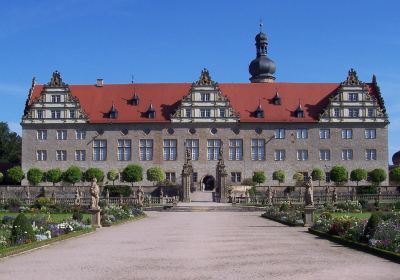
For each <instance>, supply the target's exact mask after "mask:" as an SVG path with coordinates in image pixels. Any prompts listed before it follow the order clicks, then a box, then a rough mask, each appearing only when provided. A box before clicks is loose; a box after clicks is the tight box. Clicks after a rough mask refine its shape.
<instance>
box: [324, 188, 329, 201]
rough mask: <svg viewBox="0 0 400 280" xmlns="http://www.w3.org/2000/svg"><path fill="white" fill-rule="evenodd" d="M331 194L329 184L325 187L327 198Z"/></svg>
mask: <svg viewBox="0 0 400 280" xmlns="http://www.w3.org/2000/svg"><path fill="white" fill-rule="evenodd" d="M328 196H329V186H326V187H325V199H328Z"/></svg>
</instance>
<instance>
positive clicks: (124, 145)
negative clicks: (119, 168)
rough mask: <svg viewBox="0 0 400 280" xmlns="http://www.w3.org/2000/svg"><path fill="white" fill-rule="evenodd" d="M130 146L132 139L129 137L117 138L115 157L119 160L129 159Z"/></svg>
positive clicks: (130, 153)
mask: <svg viewBox="0 0 400 280" xmlns="http://www.w3.org/2000/svg"><path fill="white" fill-rule="evenodd" d="M131 147H132V141H131V140H130V139H119V140H118V155H117V158H118V160H119V161H127V160H131V157H132V156H131V155H132V152H131Z"/></svg>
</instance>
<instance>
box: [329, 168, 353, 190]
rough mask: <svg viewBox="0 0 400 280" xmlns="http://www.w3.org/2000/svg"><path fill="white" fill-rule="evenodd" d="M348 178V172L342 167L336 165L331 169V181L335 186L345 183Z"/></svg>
mask: <svg viewBox="0 0 400 280" xmlns="http://www.w3.org/2000/svg"><path fill="white" fill-rule="evenodd" d="M348 178H349V172H348V171H347V169H346V168H345V167H344V166H341V165H336V166H334V167H332V169H331V180H332V181H333V182H335V183H336V184H337V185H340V184H343V183H345V182H347V180H348Z"/></svg>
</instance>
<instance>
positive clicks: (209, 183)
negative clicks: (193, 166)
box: [202, 175, 215, 191]
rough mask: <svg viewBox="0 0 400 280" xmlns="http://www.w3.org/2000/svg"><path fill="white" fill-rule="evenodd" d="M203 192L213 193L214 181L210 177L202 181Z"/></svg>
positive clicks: (205, 177)
mask: <svg viewBox="0 0 400 280" xmlns="http://www.w3.org/2000/svg"><path fill="white" fill-rule="evenodd" d="M202 186H203V191H213V190H214V189H215V179H214V177H213V176H211V175H207V176H204V178H203V181H202Z"/></svg>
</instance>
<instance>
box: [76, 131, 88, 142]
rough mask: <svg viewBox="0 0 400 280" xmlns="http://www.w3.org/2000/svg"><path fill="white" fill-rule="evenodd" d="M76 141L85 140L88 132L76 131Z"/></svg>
mask: <svg viewBox="0 0 400 280" xmlns="http://www.w3.org/2000/svg"><path fill="white" fill-rule="evenodd" d="M75 136H76V140H84V139H85V138H86V131H85V130H81V129H77V130H76V131H75Z"/></svg>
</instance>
